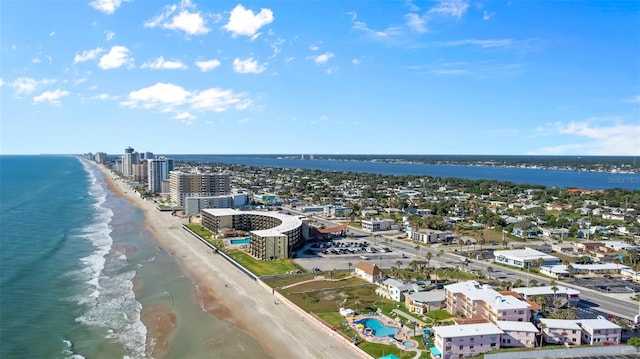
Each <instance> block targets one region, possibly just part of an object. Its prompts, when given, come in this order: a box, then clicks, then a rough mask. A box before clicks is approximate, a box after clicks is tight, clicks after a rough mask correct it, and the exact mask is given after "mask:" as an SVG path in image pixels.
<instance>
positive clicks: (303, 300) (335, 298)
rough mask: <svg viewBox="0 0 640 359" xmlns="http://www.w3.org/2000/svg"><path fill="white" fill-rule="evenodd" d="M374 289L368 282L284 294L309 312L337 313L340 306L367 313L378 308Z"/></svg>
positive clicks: (377, 299) (378, 299)
mask: <svg viewBox="0 0 640 359" xmlns="http://www.w3.org/2000/svg"><path fill="white" fill-rule="evenodd" d="M334 284H335V283H334ZM375 290H376V285H375V284H369V285H363V286H358V287H345V288H331V289H319V290H316V291H308V292H295V293H287V294H286V296H287V298H288V299H289V300H291V301H292V302H294V303H295V304H296V305H297V306H299V307H300V308H302V309H303V310H305V311H309V312H314V313H327V312H336V313H337V312H338V309H340V308H351V309H353V310H355V311H356V312H358V313H369V312H375V311H376V309H377V308H378V307H377V306H376V302H379V301H380V296H378V295H376V294H375ZM390 306H391V305H390ZM390 306H389V307H390Z"/></svg>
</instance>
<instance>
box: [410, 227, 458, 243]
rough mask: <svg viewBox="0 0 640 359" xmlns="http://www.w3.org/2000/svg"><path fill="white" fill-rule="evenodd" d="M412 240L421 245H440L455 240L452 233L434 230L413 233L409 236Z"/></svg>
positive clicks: (421, 230)
mask: <svg viewBox="0 0 640 359" xmlns="http://www.w3.org/2000/svg"><path fill="white" fill-rule="evenodd" d="M409 237H411V239H412V240H414V241H417V242H421V243H426V244H429V243H439V242H446V241H447V240H450V239H452V238H453V232H451V231H437V230H434V229H420V230H417V231H415V232H414V231H412V232H411V233H410V235H409Z"/></svg>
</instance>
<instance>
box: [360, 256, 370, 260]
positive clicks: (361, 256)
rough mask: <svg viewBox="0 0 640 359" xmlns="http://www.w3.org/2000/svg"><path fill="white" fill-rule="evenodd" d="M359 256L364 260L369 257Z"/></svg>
mask: <svg viewBox="0 0 640 359" xmlns="http://www.w3.org/2000/svg"><path fill="white" fill-rule="evenodd" d="M360 258H362V259H364V260H365V261H366V260H367V259H369V257H367V256H360Z"/></svg>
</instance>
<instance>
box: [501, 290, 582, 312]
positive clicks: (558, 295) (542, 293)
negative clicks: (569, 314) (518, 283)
mask: <svg viewBox="0 0 640 359" xmlns="http://www.w3.org/2000/svg"><path fill="white" fill-rule="evenodd" d="M554 288H555V290H554ZM511 291H513V292H516V293H518V294H519V295H520V296H521V297H522V299H524V300H531V299H532V298H533V297H551V298H552V299H561V300H564V301H566V302H567V305H568V306H570V307H575V306H576V305H578V302H580V291H578V290H576V289H573V288H569V287H565V286H562V285H555V286H550V285H548V286H541V287H522V288H512V289H511Z"/></svg>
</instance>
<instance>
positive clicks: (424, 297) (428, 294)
mask: <svg viewBox="0 0 640 359" xmlns="http://www.w3.org/2000/svg"><path fill="white" fill-rule="evenodd" d="M404 304H405V306H406V307H407V309H409V312H411V313H416V314H423V315H424V314H426V313H427V312H430V311H432V310H436V309H440V308H442V307H444V290H428V291H422V292H415V293H408V294H406V295H405V299H404Z"/></svg>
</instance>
